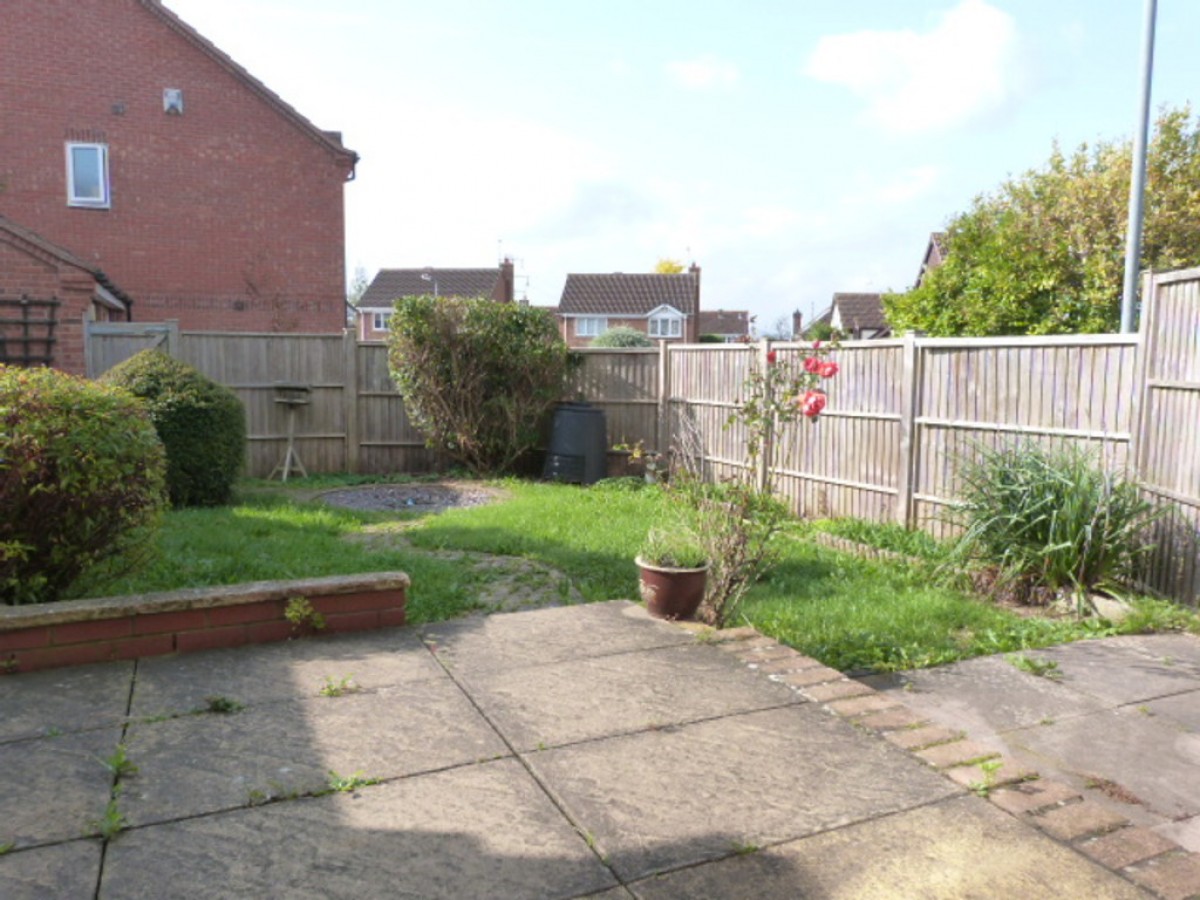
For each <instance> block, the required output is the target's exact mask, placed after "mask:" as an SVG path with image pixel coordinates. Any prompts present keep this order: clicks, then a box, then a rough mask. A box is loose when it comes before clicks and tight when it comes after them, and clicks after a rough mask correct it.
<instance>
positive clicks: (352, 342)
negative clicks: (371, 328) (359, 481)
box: [342, 328, 361, 472]
mask: <svg viewBox="0 0 1200 900" xmlns="http://www.w3.org/2000/svg"><path fill="white" fill-rule="evenodd" d="M358 352H359V351H358V333H357V331H356V330H355V329H353V328H347V329H345V330H343V332H342V414H343V417H344V421H345V423H346V471H348V472H358V471H359V465H360V460H359V452H360V446H361V445H360V443H359V441H360V437H359V433H358Z"/></svg>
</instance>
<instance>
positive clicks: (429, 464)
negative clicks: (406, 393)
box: [355, 343, 440, 475]
mask: <svg viewBox="0 0 1200 900" xmlns="http://www.w3.org/2000/svg"><path fill="white" fill-rule="evenodd" d="M357 353H358V358H357V363H358V366H357V384H356V390H355V396H356V397H357V401H356V402H357V404H358V423H359V424H358V435H359V440H358V446H359V450H358V471H360V472H366V473H370V474H374V475H385V474H391V473H396V472H411V473H414V474H416V473H421V472H430V471H434V470H435V469H436V468H438V463H439V461H440V460H439V457H438V455H437V454H436V453H434V452H433V451H432V450H429V449H427V448H426V446H425V437H424V435H422V434H421V432H419V431H418V430H417V429H416V428H415V427H414V426H413V424H412V422H411V421H410V420H409V418H408V414H407V413H406V412H405V410H404V399H403V398H402V397H401V396H400V394H399V392H398V391H397V390H396V385H395V383H394V382H393V381H392V376H391V373H390V372H389V371H388V363H387V345H386V344H378V343H365V344H358V346H357Z"/></svg>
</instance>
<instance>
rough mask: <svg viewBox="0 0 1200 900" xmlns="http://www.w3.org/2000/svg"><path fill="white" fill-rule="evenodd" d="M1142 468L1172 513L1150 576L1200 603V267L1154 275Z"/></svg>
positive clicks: (1155, 584) (1159, 502) (1150, 489)
mask: <svg viewBox="0 0 1200 900" xmlns="http://www.w3.org/2000/svg"><path fill="white" fill-rule="evenodd" d="M1145 284H1146V287H1145V289H1144V290H1143V296H1144V297H1146V301H1145V307H1144V311H1143V324H1142V332H1143V335H1144V339H1145V342H1146V343H1145V359H1144V366H1143V378H1142V383H1141V386H1140V387H1141V408H1140V410H1139V413H1140V415H1139V428H1138V438H1137V463H1138V469H1139V474H1140V476H1141V479H1142V483H1143V485H1144V486H1145V489H1146V494H1147V496H1148V498H1149V499H1150V500H1151V501H1152V502H1153V503H1154V504H1155V505H1156V506H1160V507H1166V508H1167V513H1168V514H1167V515H1166V516H1165V517H1164V518H1163V519H1161V520H1160V521H1159V523H1158V525H1157V528H1156V533H1155V551H1154V553H1153V555H1152V556H1151V558H1150V559H1149V560H1148V565H1147V568H1146V572H1145V575H1144V578H1145V580H1146V582H1147V584H1148V585H1149V586H1150V587H1152V588H1154V589H1155V590H1158V591H1161V592H1162V593H1164V594H1166V595H1168V596H1171V597H1174V598H1175V599H1177V600H1182V601H1183V602H1186V603H1190V604H1192V605H1197V603H1198V602H1200V440H1198V439H1197V424H1198V423H1200V269H1191V270H1187V271H1183V272H1174V273H1170V274H1168V275H1157V276H1150V277H1148V278H1147V279H1146V283H1145Z"/></svg>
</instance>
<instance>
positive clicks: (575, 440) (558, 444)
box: [542, 403, 607, 484]
mask: <svg viewBox="0 0 1200 900" xmlns="http://www.w3.org/2000/svg"><path fill="white" fill-rule="evenodd" d="M606 468H607V445H606V444H605V422H604V410H602V409H597V408H596V407H594V406H592V405H591V404H590V403H560V404H559V405H558V406H557V407H556V408H555V410H554V424H553V426H552V428H551V431H550V447H549V449H548V450H547V451H546V468H545V469H544V470H543V472H542V477H543V478H547V479H549V480H551V481H570V482H574V483H576V484H595V483H596V482H597V481H599V480H600V479H601V478H603V477H604V475H605V471H606Z"/></svg>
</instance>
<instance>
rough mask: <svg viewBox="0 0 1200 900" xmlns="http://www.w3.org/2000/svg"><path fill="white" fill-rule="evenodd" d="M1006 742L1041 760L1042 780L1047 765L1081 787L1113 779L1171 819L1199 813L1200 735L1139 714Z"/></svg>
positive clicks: (1109, 715) (1060, 726)
mask: <svg viewBox="0 0 1200 900" xmlns="http://www.w3.org/2000/svg"><path fill="white" fill-rule="evenodd" d="M1006 738H1007V739H1008V741H1009V742H1010V743H1011V744H1012V745H1013V746H1014V747H1016V748H1017V749H1019V750H1022V751H1025V752H1027V753H1032V754H1035V755H1036V756H1037V757H1038V758H1040V759H1041V760H1043V761H1044V764H1043V765H1042V766H1040V767H1039V771H1042V772H1043V774H1047V773H1046V764H1048V765H1049V767H1050V768H1051V769H1052V770H1055V771H1057V772H1066V773H1070V774H1072V775H1074V776H1075V780H1076V781H1077V782H1080V783H1082V782H1083V781H1085V780H1087V779H1088V778H1105V779H1109V780H1111V781H1113V782H1116V783H1117V784H1119V785H1120V786H1121V787H1123V788H1125V789H1127V790H1129V791H1131V792H1132V793H1133V794H1134V795H1136V797H1137V798H1138V799H1140V800H1141V801H1142V802H1143V803H1144V804H1146V806H1147V807H1148V808H1149V809H1151V810H1152V811H1154V812H1155V813H1157V814H1158V815H1162V816H1166V817H1168V818H1175V817H1186V816H1193V815H1196V814H1198V813H1200V734H1186V733H1182V732H1180V731H1179V730H1178V729H1177V728H1174V727H1169V726H1164V725H1163V724H1161V723H1160V722H1158V721H1156V720H1155V719H1154V718H1153V717H1151V716H1147V715H1145V714H1144V713H1142V712H1140V711H1139V710H1136V709H1118V710H1110V711H1106V712H1104V713H1100V714H1096V715H1091V716H1084V717H1079V718H1073V719H1064V720H1063V721H1061V722H1055V723H1053V724H1051V725H1046V726H1041V727H1034V728H1028V729H1023V730H1021V731H1014V732H1010V733H1009V734H1008V735H1006ZM1077 786H1078V785H1077ZM1125 806H1127V807H1128V806H1129V804H1125ZM1130 815H1131V816H1132V812H1131V813H1130Z"/></svg>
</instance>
